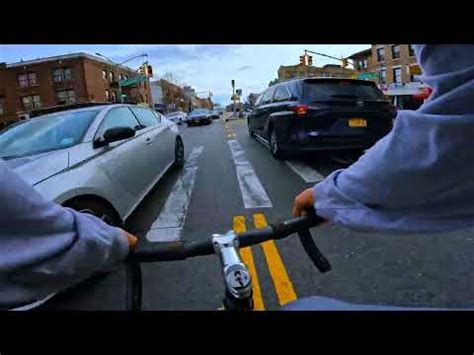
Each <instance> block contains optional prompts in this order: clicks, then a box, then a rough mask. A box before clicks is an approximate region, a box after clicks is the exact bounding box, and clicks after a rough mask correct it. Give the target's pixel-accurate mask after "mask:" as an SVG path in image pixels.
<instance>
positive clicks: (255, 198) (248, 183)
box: [228, 140, 273, 208]
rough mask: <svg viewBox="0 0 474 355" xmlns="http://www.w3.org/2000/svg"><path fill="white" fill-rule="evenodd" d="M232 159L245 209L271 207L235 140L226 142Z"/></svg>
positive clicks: (265, 193) (260, 184)
mask: <svg viewBox="0 0 474 355" xmlns="http://www.w3.org/2000/svg"><path fill="white" fill-rule="evenodd" d="M228 143H229V147H230V151H231V152H232V157H233V158H234V164H235V170H236V173H237V180H238V181H239V187H240V192H241V195H242V200H243V202H244V206H245V208H264V207H273V205H272V202H271V201H270V198H269V197H268V195H267V192H266V191H265V189H264V188H263V185H262V183H261V182H260V180H259V179H258V177H257V174H255V171H254V170H253V168H252V165H251V164H250V162H249V161H248V160H247V157H246V156H245V152H244V150H243V149H242V147H241V146H240V144H239V142H237V141H236V140H230V141H228Z"/></svg>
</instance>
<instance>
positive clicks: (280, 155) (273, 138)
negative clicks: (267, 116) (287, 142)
mask: <svg viewBox="0 0 474 355" xmlns="http://www.w3.org/2000/svg"><path fill="white" fill-rule="evenodd" d="M270 152H271V153H272V155H273V157H274V158H276V159H278V160H281V159H285V158H286V152H285V151H284V150H283V149H282V148H281V141H280V139H279V138H278V135H277V134H276V131H275V129H273V128H272V129H271V130H270Z"/></svg>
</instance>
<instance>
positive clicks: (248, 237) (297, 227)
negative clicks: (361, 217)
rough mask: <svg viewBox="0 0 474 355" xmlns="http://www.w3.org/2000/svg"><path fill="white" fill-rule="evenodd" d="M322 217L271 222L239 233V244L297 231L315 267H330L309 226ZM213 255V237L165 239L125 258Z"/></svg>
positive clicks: (144, 259)
mask: <svg viewBox="0 0 474 355" xmlns="http://www.w3.org/2000/svg"><path fill="white" fill-rule="evenodd" d="M323 221H324V219H322V218H320V217H318V216H316V214H315V213H308V214H307V215H305V216H303V217H296V218H292V219H289V220H286V221H283V222H277V223H274V224H270V225H269V226H268V227H265V228H263V229H255V230H252V231H248V232H244V233H241V234H238V235H237V237H238V240H239V247H241V248H243V247H247V246H251V245H255V244H260V243H262V242H265V241H268V240H272V239H283V238H286V237H288V236H289V235H291V234H293V233H298V234H299V237H300V241H301V243H302V245H303V248H304V250H305V251H306V253H307V254H308V256H309V257H310V258H311V260H312V261H313V263H314V264H315V266H316V267H317V268H318V269H319V270H320V271H321V272H327V271H329V270H330V269H331V265H330V264H329V262H328V260H327V259H326V258H325V257H324V256H323V254H322V253H321V252H320V251H319V249H318V248H317V246H316V244H315V243H314V241H313V239H312V237H311V233H310V232H309V228H311V227H315V226H317V225H319V224H321V223H322V222H323ZM210 254H214V246H213V244H212V238H209V239H205V240H200V241H193V242H187V243H183V242H165V243H157V244H150V245H147V246H146V247H139V248H137V249H136V250H134V251H133V252H131V253H130V255H129V257H128V261H130V262H137V263H145V262H155V261H172V260H184V259H186V258H190V257H195V256H204V255H210Z"/></svg>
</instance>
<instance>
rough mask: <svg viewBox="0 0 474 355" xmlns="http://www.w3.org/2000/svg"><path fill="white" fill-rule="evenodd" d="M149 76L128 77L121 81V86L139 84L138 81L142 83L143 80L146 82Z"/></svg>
mask: <svg viewBox="0 0 474 355" xmlns="http://www.w3.org/2000/svg"><path fill="white" fill-rule="evenodd" d="M146 80H147V78H146V77H145V76H142V75H141V76H137V77H135V78H130V79H126V80H121V81H120V82H119V85H120V86H129V85H133V84H138V83H142V82H146Z"/></svg>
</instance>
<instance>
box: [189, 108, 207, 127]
mask: <svg viewBox="0 0 474 355" xmlns="http://www.w3.org/2000/svg"><path fill="white" fill-rule="evenodd" d="M211 123H212V114H211V111H209V110H207V109H204V108H197V109H195V110H193V111H192V112H191V113H190V114H189V115H188V118H187V119H186V124H187V125H188V126H200V125H208V124H211Z"/></svg>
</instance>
